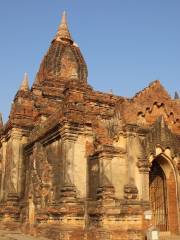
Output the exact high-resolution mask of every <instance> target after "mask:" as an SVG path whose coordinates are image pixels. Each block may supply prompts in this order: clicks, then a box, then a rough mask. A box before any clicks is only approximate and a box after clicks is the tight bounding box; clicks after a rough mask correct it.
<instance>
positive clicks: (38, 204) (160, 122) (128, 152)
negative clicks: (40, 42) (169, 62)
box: [0, 13, 180, 240]
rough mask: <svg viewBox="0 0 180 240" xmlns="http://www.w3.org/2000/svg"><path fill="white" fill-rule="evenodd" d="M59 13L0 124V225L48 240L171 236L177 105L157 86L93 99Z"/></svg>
mask: <svg viewBox="0 0 180 240" xmlns="http://www.w3.org/2000/svg"><path fill="white" fill-rule="evenodd" d="M87 77H88V71H87V66H86V63H85V61H84V58H83V56H82V54H81V51H80V49H79V47H78V45H77V44H76V43H75V42H74V41H73V39H72V37H71V34H70V32H69V30H68V26H67V20H66V14H65V13H64V14H63V17H62V21H61V24H60V26H59V29H58V32H57V34H56V36H55V38H54V39H53V41H52V42H51V45H50V48H49V50H48V52H47V53H46V55H45V56H44V58H43V60H42V62H41V65H40V69H39V71H38V73H37V76H36V79H35V82H34V83H33V86H32V87H31V88H29V84H28V77H27V74H25V76H24V80H23V82H22V85H21V87H20V89H19V90H18V92H17V94H16V95H15V98H14V101H13V104H12V108H11V112H10V115H9V120H8V121H7V123H6V124H3V122H2V120H1V117H0V163H1V164H0V167H1V168H0V170H1V171H0V221H1V226H5V227H9V228H11V229H12V228H13V227H14V228H17V227H21V228H22V229H23V231H25V232H29V233H32V234H36V235H42V236H46V237H49V238H50V239H70V240H79V239H89V240H92V239H93V240H94V239H97V240H101V239H103V240H105V239H112V240H115V239H116V240H117V239H121V240H126V239H136V240H143V239H144V236H145V232H146V230H147V229H148V228H149V227H150V226H151V225H153V226H154V227H156V228H158V229H159V231H160V232H161V233H162V232H163V234H165V235H168V234H169V236H170V235H172V234H179V230H180V211H179V206H180V202H179V199H180V191H179V189H180V186H179V184H180V177H179V174H180V100H179V98H178V97H176V98H175V99H172V98H171V97H170V96H169V94H168V93H167V92H166V90H165V89H164V88H163V86H162V85H161V83H160V82H159V81H154V82H153V83H151V84H150V85H149V86H148V87H147V88H145V89H144V90H142V91H141V92H139V93H138V94H136V95H135V96H134V97H133V98H131V99H128V98H125V97H120V96H115V95H113V94H107V93H102V92H99V91H95V90H94V89H93V88H92V87H91V86H90V85H89V84H88V82H87Z"/></svg>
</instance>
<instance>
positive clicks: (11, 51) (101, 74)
mask: <svg viewBox="0 0 180 240" xmlns="http://www.w3.org/2000/svg"><path fill="white" fill-rule="evenodd" d="M64 10H66V11H67V13H68V23H69V28H70V31H71V34H72V37H73V39H74V40H75V41H76V42H77V43H78V45H79V46H80V48H81V50H82V53H83V55H84V57H85V60H86V62H87V65H88V69H89V83H90V85H92V86H93V87H94V88H95V89H97V90H100V91H105V92H109V91H110V90H111V89H112V90H113V92H114V93H115V94H117V95H121V96H127V97H131V96H133V95H134V94H135V93H136V92H137V91H139V90H141V89H143V88H144V87H146V86H148V85H149V83H150V82H152V81H153V80H156V79H160V81H161V83H162V84H163V85H164V86H165V88H166V89H167V90H168V92H169V93H170V94H171V95H172V96H173V95H174V91H176V90H177V91H180V14H179V12H180V1H179V0H150V1H149V0H91V1H88V0H30V1H29V0H16V1H13V0H1V2H0V83H1V88H0V111H1V112H2V113H3V116H4V119H5V120H6V119H7V116H8V113H9V110H10V106H11V102H12V100H13V98H14V95H15V93H16V92H17V90H18V88H19V85H20V84H21V81H22V78H23V74H24V72H28V74H29V79H30V84H31V85H32V83H33V81H34V78H35V74H36V72H37V71H38V68H39V64H40V61H41V59H42V57H43V55H44V54H45V53H46V51H47V50H48V47H49V45H50V42H51V40H52V39H53V37H54V35H55V33H56V31H57V28H58V25H59V22H60V18H61V14H62V12H63V11H64Z"/></svg>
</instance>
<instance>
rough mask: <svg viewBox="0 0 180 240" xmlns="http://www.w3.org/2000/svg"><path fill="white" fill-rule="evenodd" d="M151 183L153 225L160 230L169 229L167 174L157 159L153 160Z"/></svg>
mask: <svg viewBox="0 0 180 240" xmlns="http://www.w3.org/2000/svg"><path fill="white" fill-rule="evenodd" d="M149 183H150V203H151V209H152V213H153V219H152V220H153V225H154V226H156V227H157V228H158V229H159V230H160V231H168V209H167V185H166V176H165V174H164V171H163V169H162V168H161V166H160V165H159V164H158V162H157V161H153V164H152V167H151V171H150V175H149Z"/></svg>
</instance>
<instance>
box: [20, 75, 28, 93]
mask: <svg viewBox="0 0 180 240" xmlns="http://www.w3.org/2000/svg"><path fill="white" fill-rule="evenodd" d="M20 90H21V91H29V81H28V74H27V73H25V74H24V79H23V81H22V83H21V87H20Z"/></svg>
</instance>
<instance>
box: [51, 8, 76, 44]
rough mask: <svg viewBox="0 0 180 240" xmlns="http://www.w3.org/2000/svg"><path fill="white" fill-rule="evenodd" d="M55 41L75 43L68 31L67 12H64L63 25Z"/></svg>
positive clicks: (60, 26)
mask: <svg viewBox="0 0 180 240" xmlns="http://www.w3.org/2000/svg"><path fill="white" fill-rule="evenodd" d="M55 40H56V41H67V42H70V43H73V40H72V38H71V34H70V32H69V29H68V24H67V14H66V12H65V11H64V12H63V15H62V19H61V24H60V25H59V28H58V31H57V34H56V37H55Z"/></svg>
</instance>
